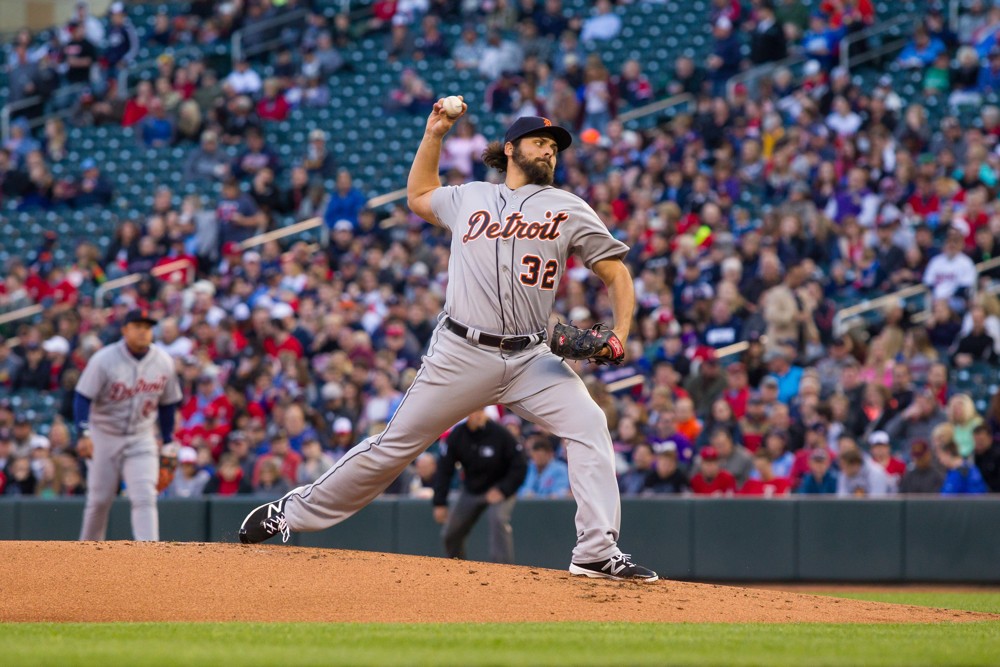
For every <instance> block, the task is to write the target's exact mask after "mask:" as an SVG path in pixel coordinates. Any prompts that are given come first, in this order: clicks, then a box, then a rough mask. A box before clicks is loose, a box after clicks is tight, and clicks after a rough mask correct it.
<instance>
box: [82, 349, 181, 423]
mask: <svg viewBox="0 0 1000 667" xmlns="http://www.w3.org/2000/svg"><path fill="white" fill-rule="evenodd" d="M76 391H77V392H79V393H80V394H82V395H83V396H86V397H87V398H89V399H90V400H91V401H92V403H91V407H90V428H91V429H92V430H95V431H99V432H101V433H106V434H110V435H120V436H132V435H146V434H150V435H154V436H155V431H154V430H153V429H154V427H155V426H156V419H157V408H159V406H161V405H170V404H171V403H177V402H179V401H180V400H181V398H182V396H183V395H182V393H181V386H180V382H179V381H178V379H177V373H176V372H175V369H174V360H173V359H171V358H170V355H169V354H167V353H166V352H165V351H164V350H163V349H162V348H161V347H160V346H159V345H155V344H154V345H152V346H150V348H149V352H147V353H146V355H145V356H144V357H143V358H142V359H136V358H135V357H133V356H132V355H131V354H130V353H129V351H128V349H126V347H125V342H124V341H118V342H117V343H114V344H113V345H109V346H107V347H105V348H103V349H101V350H98V351H97V353H96V354H94V356H93V357H91V359H90V361H89V362H88V363H87V367H86V368H84V369H83V374H81V375H80V380H79V381H78V382H77V384H76Z"/></svg>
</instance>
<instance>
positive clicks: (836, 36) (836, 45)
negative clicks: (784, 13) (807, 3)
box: [802, 12, 844, 72]
mask: <svg viewBox="0 0 1000 667" xmlns="http://www.w3.org/2000/svg"><path fill="white" fill-rule="evenodd" d="M843 37H844V29H843V27H841V28H834V27H833V26H831V25H830V24H829V23H828V22H827V17H826V15H825V14H823V13H822V12H813V14H812V16H810V18H809V29H808V30H806V32H805V34H804V35H803V36H802V48H803V49H804V51H805V55H806V56H807V57H809V58H811V59H813V60H815V61H816V62H817V63H818V64H819V67H820V69H821V70H822V71H824V72H829V71H830V70H831V69H832V68H833V65H834V63H835V62H836V58H837V57H838V56H839V55H840V53H839V51H840V40H841V39H843Z"/></svg>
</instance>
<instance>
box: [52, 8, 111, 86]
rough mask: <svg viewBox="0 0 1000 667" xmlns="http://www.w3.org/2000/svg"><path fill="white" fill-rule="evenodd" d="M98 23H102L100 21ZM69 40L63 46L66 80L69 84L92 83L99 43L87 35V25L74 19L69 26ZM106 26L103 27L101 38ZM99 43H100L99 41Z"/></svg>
mask: <svg viewBox="0 0 1000 667" xmlns="http://www.w3.org/2000/svg"><path fill="white" fill-rule="evenodd" d="M98 25H100V24H99V23H98ZM68 29H69V41H68V42H67V43H66V45H65V46H64V47H63V50H62V58H63V61H64V62H65V64H66V82H67V83H69V84H88V83H90V70H91V67H92V66H93V65H95V64H96V63H97V56H98V51H97V48H98V45H97V44H95V43H94V42H92V41H91V40H90V39H88V37H87V26H85V25H84V24H83V23H80V22H79V21H78V20H75V19H74V20H72V21H70V23H69V26H68ZM103 37H104V28H103V27H102V28H101V38H102V39H103ZM98 44H99V43H98Z"/></svg>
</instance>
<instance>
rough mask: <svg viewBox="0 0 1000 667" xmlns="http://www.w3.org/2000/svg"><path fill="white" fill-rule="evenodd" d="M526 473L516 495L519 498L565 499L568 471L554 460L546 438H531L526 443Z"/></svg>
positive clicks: (562, 463)
mask: <svg viewBox="0 0 1000 667" xmlns="http://www.w3.org/2000/svg"><path fill="white" fill-rule="evenodd" d="M525 446H526V448H527V449H528V455H529V456H530V457H531V461H529V462H528V473H527V476H526V477H525V480H524V484H522V485H521V488H520V490H519V491H518V492H517V495H518V496H519V497H521V498H567V497H569V496H570V495H571V492H570V488H569V469H568V468H567V467H566V463H565V462H564V461H561V460H559V459H557V458H556V454H555V447H554V446H553V445H552V442H551V440H549V439H548V438H547V437H546V436H540V435H538V436H532V437H531V438H529V439H528V442H527V443H526V445H525Z"/></svg>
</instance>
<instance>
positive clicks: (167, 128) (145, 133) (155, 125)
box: [140, 97, 174, 148]
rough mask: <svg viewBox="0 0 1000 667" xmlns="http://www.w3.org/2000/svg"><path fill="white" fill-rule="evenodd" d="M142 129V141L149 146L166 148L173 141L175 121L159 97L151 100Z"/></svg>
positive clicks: (141, 125)
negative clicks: (169, 115) (168, 114)
mask: <svg viewBox="0 0 1000 667" xmlns="http://www.w3.org/2000/svg"><path fill="white" fill-rule="evenodd" d="M140 131H141V134H142V142H143V143H144V144H145V145H146V146H147V147H148V148H165V147H167V146H170V145H171V144H172V143H173V141H174V122H173V121H172V120H171V119H170V118H169V117H168V116H167V110H166V108H165V107H164V106H163V102H162V101H161V100H160V99H159V98H158V97H154V98H152V99H151V100H150V103H149V114H148V115H147V116H145V117H144V118H143V119H142V121H141V122H140Z"/></svg>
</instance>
